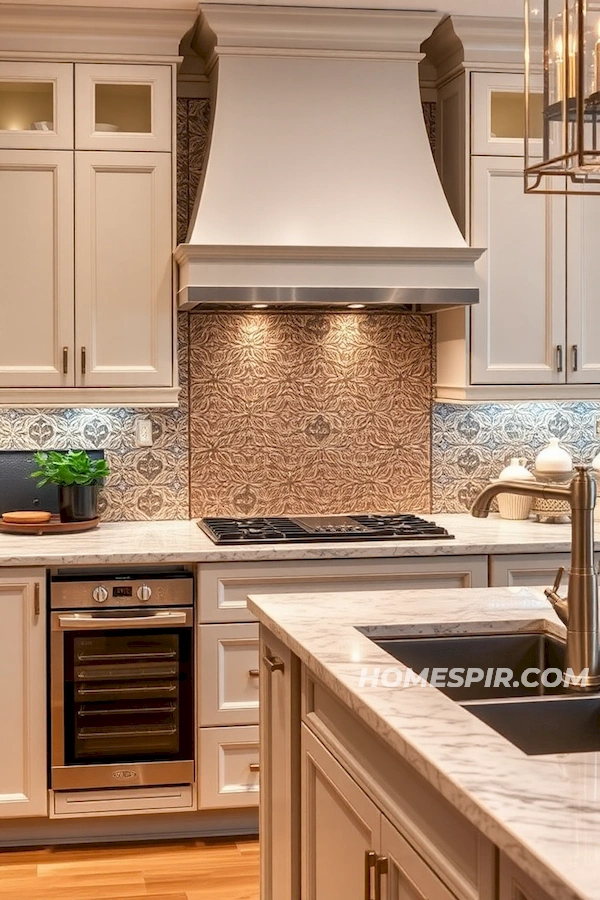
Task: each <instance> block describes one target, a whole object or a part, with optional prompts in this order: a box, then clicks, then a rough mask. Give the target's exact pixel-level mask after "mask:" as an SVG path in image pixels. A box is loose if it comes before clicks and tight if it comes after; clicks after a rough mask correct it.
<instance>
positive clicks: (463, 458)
mask: <svg viewBox="0 0 600 900" xmlns="http://www.w3.org/2000/svg"><path fill="white" fill-rule="evenodd" d="M599 415H600V403H596V402H591V401H590V402H588V401H576V402H575V401H574V402H561V403H559V402H557V403H549V402H537V401H536V402H531V403H477V404H469V405H464V404H451V403H435V404H434V406H433V415H432V482H433V490H432V496H433V511H434V512H464V511H465V510H466V509H468V508H469V506H470V504H471V502H472V500H473V498H474V497H475V495H476V493H477V492H478V491H479V490H480V489H481V488H482V487H483V486H484V485H485V484H487V483H488V482H489V481H490V479H491V478H495V477H496V476H497V475H498V474H499V472H500V471H501V470H502V469H503V468H504V466H506V465H507V463H508V462H509V461H510V458H511V457H513V456H519V457H524V458H525V459H526V460H527V463H528V464H529V465H530V466H531V465H532V464H533V462H534V460H535V457H536V455H537V454H538V453H539V451H540V450H541V449H542V447H544V446H545V445H546V444H547V443H548V440H549V439H550V438H551V437H557V438H558V439H559V440H560V442H561V446H563V447H564V449H565V450H567V451H568V452H569V453H570V454H571V456H572V457H573V460H574V462H575V463H589V462H591V460H592V459H593V457H594V456H595V455H596V453H597V452H598V449H599V447H600V439H599V438H598V437H597V435H596V419H597V417H598V416H599Z"/></svg>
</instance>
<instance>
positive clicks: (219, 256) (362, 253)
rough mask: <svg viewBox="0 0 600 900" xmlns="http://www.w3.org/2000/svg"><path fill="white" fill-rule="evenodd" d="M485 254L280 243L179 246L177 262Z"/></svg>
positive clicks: (440, 259) (472, 258) (463, 259)
mask: <svg viewBox="0 0 600 900" xmlns="http://www.w3.org/2000/svg"><path fill="white" fill-rule="evenodd" d="M483 253H485V248H481V247H467V246H464V247H324V246H318V247H310V246H306V245H305V246H293V245H291V244H276V245H271V246H263V245H261V244H256V245H254V244H245V245H237V244H179V245H178V247H177V249H176V250H175V259H176V261H177V262H178V263H180V264H185V263H186V262H195V261H198V262H212V261H214V262H223V261H225V260H231V261H232V262H253V261H258V260H260V261H261V262H296V261H297V262H307V261H316V262H357V263H365V262H372V263H385V262H391V263H394V262H402V263H406V262H410V261H412V260H414V261H417V262H429V263H432V264H435V263H447V262H456V263H473V262H477V260H478V259H479V258H480V256H481V255H482V254H483Z"/></svg>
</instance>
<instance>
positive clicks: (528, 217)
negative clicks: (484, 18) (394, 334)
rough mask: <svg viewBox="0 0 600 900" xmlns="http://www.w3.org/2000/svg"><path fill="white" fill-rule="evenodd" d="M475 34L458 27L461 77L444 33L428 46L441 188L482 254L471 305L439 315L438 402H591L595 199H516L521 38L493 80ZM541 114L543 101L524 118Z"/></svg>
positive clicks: (598, 204) (597, 339) (598, 366)
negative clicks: (476, 299) (434, 79)
mask: <svg viewBox="0 0 600 900" xmlns="http://www.w3.org/2000/svg"><path fill="white" fill-rule="evenodd" d="M490 27H491V26H490ZM480 29H481V30H480ZM485 29H486V26H485V25H479V26H478V28H476V29H474V30H473V31H472V32H471V31H470V30H469V27H468V26H465V28H464V32H463V33H462V35H461V36H462V38H463V44H464V46H463V45H460V46H461V56H462V57H463V58H464V63H463V70H462V71H461V72H460V73H459V74H456V69H455V68H453V67H451V66H450V63H449V60H450V57H451V51H452V48H453V49H454V50H456V48H457V46H458V44H457V41H458V38H457V36H456V34H455V33H454V31H453V30H451V29H450V27H449V26H440V28H438V29H436V32H435V33H434V35H433V36H432V38H430V40H429V41H428V42H426V46H427V52H428V55H429V57H430V61H434V64H437V66H438V73H439V77H438V118H439V121H438V128H437V133H438V138H439V140H438V146H437V164H438V169H439V172H440V178H441V180H442V183H443V185H444V188H445V190H446V194H447V197H448V200H449V203H450V206H451V208H452V211H453V213H454V215H455V218H456V220H457V222H458V224H459V226H460V227H461V229H462V230H463V233H464V234H465V236H466V238H467V240H468V241H469V243H471V244H472V245H473V246H477V247H487V248H488V249H487V251H486V252H485V253H484V254H483V255H482V256H481V258H480V260H479V261H478V263H477V265H476V268H477V271H478V274H479V280H480V303H479V304H478V305H477V306H474V307H472V308H471V309H470V310H465V309H454V310H447V311H444V312H442V313H440V314H438V317H437V323H438V329H437V338H438V366H437V386H436V395H437V398H438V399H440V400H450V401H452V400H494V399H498V400H511V399H513V400H517V399H565V400H567V399H578V398H586V397H590V398H592V397H597V395H598V390H599V388H598V384H599V383H600V355H599V354H598V351H597V347H598V346H600V314H599V313H598V311H597V304H596V303H595V302H594V285H595V284H596V283H597V276H598V265H599V264H598V261H597V259H596V257H597V254H596V253H594V240H595V238H594V235H595V233H596V232H597V226H596V223H597V222H598V221H599V219H600V198H595V197H588V198H585V199H584V200H581V199H579V198H575V199H574V200H571V199H569V201H568V208H567V203H566V202H565V198H564V197H560V196H547V195H541V194H540V195H529V194H527V195H526V194H525V193H524V180H523V167H524V160H523V150H524V147H523V139H524V83H523V75H522V73H520V72H519V70H518V69H519V67H520V66H521V65H522V34H520V33H518V32H517V29H515V30H514V35H513V39H512V40H513V43H512V44H511V43H510V37H509V36H507V37H509V39H508V40H507V43H506V47H505V48H504V51H505V52H504V59H500V58H499V60H498V71H491V72H490V71H481V69H483V68H488V69H489V67H490V66H489V62H488V65H487V66H485V67H484V66H482V65H481V56H480V53H481V47H482V46H484V45H486V41H488V40H489V41H490V44H489V46H490V47H491V46H496V44H495V43H494V37H493V35H491V34H489V35H488V34H487V33H486V30H485ZM457 31H458V32H460V26H457ZM471 42H472V43H471ZM507 48H508V49H507ZM498 53H500V50H498ZM511 53H512V56H511V55H510V54H511ZM507 60H509V62H507ZM509 65H510V67H511V68H512V71H510V70H508V67H509ZM478 67H479V69H480V70H479V71H478ZM540 91H541V83H540ZM540 110H541V93H540V94H539V95H536V98H535V101H534V114H535V112H537V113H539V112H540ZM536 144H537V146H539V140H535V141H533V142H532V147H531V149H532V152H534V153H535V149H536Z"/></svg>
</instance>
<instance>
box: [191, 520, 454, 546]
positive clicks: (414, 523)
mask: <svg viewBox="0 0 600 900" xmlns="http://www.w3.org/2000/svg"><path fill="white" fill-rule="evenodd" d="M198 526H199V527H200V528H201V529H202V531H204V532H205V534H207V535H208V536H209V538H210V539H211V540H212V541H214V543H215V544H261V543H269V544H277V543H281V544H292V543H299V542H302V541H304V542H306V541H327V542H330V541H415V540H436V541H437V540H451V539H452V538H453V537H454V535H453V534H448V532H447V531H446V529H445V528H441V527H440V526H439V525H436V524H435V522H428V521H427V520H426V519H421V518H419V516H411V515H381V516H380V515H377V514H375V513H372V514H370V515H364V516H294V517H290V518H288V517H286V516H267V517H264V518H263V517H255V518H249V519H244V518H236V519H214V518H207V519H200V521H199V522H198Z"/></svg>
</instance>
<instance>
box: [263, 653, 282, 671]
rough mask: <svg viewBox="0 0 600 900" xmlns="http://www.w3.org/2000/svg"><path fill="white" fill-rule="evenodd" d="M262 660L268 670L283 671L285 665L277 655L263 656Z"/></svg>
mask: <svg viewBox="0 0 600 900" xmlns="http://www.w3.org/2000/svg"><path fill="white" fill-rule="evenodd" d="M263 661H264V663H265V665H266V667H267V669H268V670H269V672H283V671H284V669H285V666H284V664H283V660H282V659H279V657H278V656H263Z"/></svg>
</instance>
